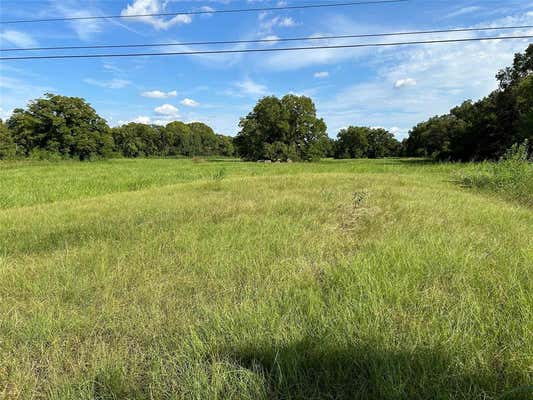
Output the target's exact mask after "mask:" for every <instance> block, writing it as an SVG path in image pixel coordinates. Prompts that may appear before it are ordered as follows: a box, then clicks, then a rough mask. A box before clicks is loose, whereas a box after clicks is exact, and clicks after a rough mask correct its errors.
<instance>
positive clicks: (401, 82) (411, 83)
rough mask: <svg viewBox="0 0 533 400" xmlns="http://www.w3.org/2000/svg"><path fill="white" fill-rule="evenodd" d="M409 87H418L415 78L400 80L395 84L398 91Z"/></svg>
mask: <svg viewBox="0 0 533 400" xmlns="http://www.w3.org/2000/svg"><path fill="white" fill-rule="evenodd" d="M407 86H416V80H414V79H413V78H403V79H398V80H397V81H396V82H394V87H395V88H396V89H401V88H403V87H407Z"/></svg>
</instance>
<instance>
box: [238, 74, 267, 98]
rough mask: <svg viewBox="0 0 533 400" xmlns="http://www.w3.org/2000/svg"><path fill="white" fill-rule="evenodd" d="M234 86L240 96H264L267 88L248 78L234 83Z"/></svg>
mask: <svg viewBox="0 0 533 400" xmlns="http://www.w3.org/2000/svg"><path fill="white" fill-rule="evenodd" d="M234 86H235V87H236V88H237V89H238V90H239V94H240V95H252V96H264V95H265V94H267V87H266V86H265V85H261V84H259V83H256V82H254V81H253V80H251V79H250V78H246V79H244V80H243V81H240V82H236V83H235V84H234Z"/></svg>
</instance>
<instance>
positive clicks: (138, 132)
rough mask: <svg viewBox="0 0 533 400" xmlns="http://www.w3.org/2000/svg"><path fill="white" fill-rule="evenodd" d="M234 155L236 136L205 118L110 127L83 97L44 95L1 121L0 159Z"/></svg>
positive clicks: (133, 123) (132, 123)
mask: <svg viewBox="0 0 533 400" xmlns="http://www.w3.org/2000/svg"><path fill="white" fill-rule="evenodd" d="M180 155H181V156H189V157H190V156H212V155H221V156H234V155H235V147H234V146H233V139H232V138H231V137H229V136H224V135H217V134H215V132H214V131H213V129H211V128H210V127H209V126H208V125H206V124H204V123H201V122H191V123H188V124H186V123H183V122H178V121H176V122H171V123H169V124H167V125H166V126H159V125H147V124H141V123H135V122H131V123H128V124H125V125H122V126H119V127H114V128H110V127H109V126H108V125H107V122H106V121H105V120H104V119H103V118H102V117H100V116H99V115H98V114H97V113H96V111H95V110H94V109H93V108H92V107H91V106H90V105H89V104H88V103H87V102H85V100H83V99H81V98H77V97H66V96H59V95H54V94H46V95H45V96H44V97H43V98H40V99H36V100H34V101H31V102H30V103H29V104H28V107H27V109H20V108H19V109H15V110H14V111H13V114H12V115H11V117H10V118H9V119H8V120H7V121H6V122H5V123H4V122H2V121H0V159H2V158H25V157H30V158H46V159H54V158H75V159H79V160H90V159H98V158H110V157H167V156H180Z"/></svg>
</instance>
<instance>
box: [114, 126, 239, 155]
mask: <svg viewBox="0 0 533 400" xmlns="http://www.w3.org/2000/svg"><path fill="white" fill-rule="evenodd" d="M112 134H113V138H114V141H115V145H116V150H117V151H118V152H119V153H120V154H122V155H124V156H125V157H150V156H157V157H167V156H178V155H182V156H187V157H194V156H211V155H220V156H233V155H234V153H235V151H234V148H233V139H232V138H230V137H229V136H224V135H216V134H215V133H214V132H213V130H212V129H211V128H210V127H209V126H207V125H205V124H203V123H201V122H193V123H190V124H185V123H183V122H180V121H174V122H171V123H169V124H167V125H166V126H165V127H162V126H157V125H146V124H138V123H129V124H127V125H122V126H119V127H117V128H113V129H112Z"/></svg>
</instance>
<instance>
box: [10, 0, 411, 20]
mask: <svg viewBox="0 0 533 400" xmlns="http://www.w3.org/2000/svg"><path fill="white" fill-rule="evenodd" d="M407 1H409V0H366V1H350V2H345V3H321V4H302V5H294V6H277V7H256V8H233V9H228V10H197V11H176V12H166V13H151V14H131V15H122V14H121V15H93V16H87V17H61V18H43V19H19V20H11V21H0V24H24V23H34V22H55V21H79V20H88V19H111V18H139V17H169V16H176V15H196V14H228V13H243V12H256V11H279V10H302V9H308V8H325V7H348V6H360V5H369V4H390V3H405V2H407Z"/></svg>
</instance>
